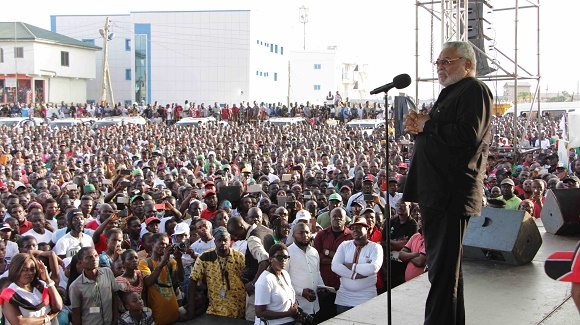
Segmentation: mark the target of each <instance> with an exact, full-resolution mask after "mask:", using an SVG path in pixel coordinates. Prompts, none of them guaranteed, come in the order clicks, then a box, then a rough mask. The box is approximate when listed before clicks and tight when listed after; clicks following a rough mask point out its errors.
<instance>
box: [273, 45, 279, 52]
mask: <svg viewBox="0 0 580 325" xmlns="http://www.w3.org/2000/svg"><path fill="white" fill-rule="evenodd" d="M274 53H278V45H274Z"/></svg>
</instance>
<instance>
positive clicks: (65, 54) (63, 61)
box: [60, 51, 70, 67]
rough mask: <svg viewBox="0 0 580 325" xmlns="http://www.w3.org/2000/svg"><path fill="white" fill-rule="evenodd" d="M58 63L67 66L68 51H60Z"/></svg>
mask: <svg viewBox="0 0 580 325" xmlns="http://www.w3.org/2000/svg"><path fill="white" fill-rule="evenodd" d="M60 65H62V66H63V67H69V66H70V64H69V58H68V52H65V51H60Z"/></svg>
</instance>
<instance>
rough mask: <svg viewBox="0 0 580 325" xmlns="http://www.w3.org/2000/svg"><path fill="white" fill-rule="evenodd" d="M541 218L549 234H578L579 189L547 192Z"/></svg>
mask: <svg viewBox="0 0 580 325" xmlns="http://www.w3.org/2000/svg"><path fill="white" fill-rule="evenodd" d="M541 218H542V223H543V224H544V228H546V231H547V232H549V233H550V234H554V235H575V234H580V188H569V189H560V190H550V191H548V195H547V196H546V201H545V202H544V207H543V208H542V214H541Z"/></svg>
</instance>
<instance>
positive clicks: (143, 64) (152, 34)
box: [51, 10, 289, 105]
mask: <svg viewBox="0 0 580 325" xmlns="http://www.w3.org/2000/svg"><path fill="white" fill-rule="evenodd" d="M106 17H109V19H110V24H109V31H110V32H113V33H114V37H113V39H112V40H111V41H109V43H108V48H109V49H108V64H109V71H110V75H111V83H112V85H113V91H114V97H115V101H116V102H121V103H134V102H141V101H143V102H145V103H153V102H155V101H157V102H159V103H160V104H169V103H179V104H183V103H184V102H185V100H188V101H190V102H196V103H197V104H201V103H205V104H206V105H208V104H213V103H214V102H218V103H219V104H230V105H231V104H233V103H237V104H239V103H241V102H253V101H257V102H258V103H259V102H279V101H282V102H285V101H286V99H287V96H288V62H289V55H288V54H289V52H288V49H287V48H285V43H286V42H285V41H284V38H285V36H284V35H283V33H280V32H278V31H277V29H276V26H277V24H276V23H272V21H269V20H267V19H266V18H268V17H261V16H259V14H258V13H257V12H254V11H250V10H225V11H179V12H131V13H129V14H123V15H90V16H86V15H78V16H75V15H73V16H71V15H53V16H51V30H52V31H53V32H56V33H59V34H63V35H66V36H69V37H72V38H75V39H78V40H82V41H84V42H86V43H89V44H91V45H95V46H99V47H103V38H102V36H101V35H100V33H99V29H104V25H105V21H106ZM103 54H104V53H103V52H102V51H101V52H98V53H97V57H96V65H97V71H98V72H97V77H96V78H95V79H93V80H90V81H89V82H88V84H87V99H88V101H97V102H98V101H99V99H100V97H101V83H102V73H101V72H100V71H102V65H103Z"/></svg>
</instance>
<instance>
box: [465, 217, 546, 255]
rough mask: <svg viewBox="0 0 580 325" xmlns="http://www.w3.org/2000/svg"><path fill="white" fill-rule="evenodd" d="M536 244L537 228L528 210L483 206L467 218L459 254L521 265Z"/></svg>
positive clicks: (540, 238)
mask: <svg viewBox="0 0 580 325" xmlns="http://www.w3.org/2000/svg"><path fill="white" fill-rule="evenodd" d="M540 246H542V237H541V236H540V231H539V230H538V226H537V225H536V222H535V220H534V218H532V216H530V215H529V214H528V213H526V212H525V211H518V210H506V209H495V208H487V207H484V208H483V209H482V211H481V216H480V217H473V218H471V219H470V220H469V224H468V226H467V231H466V233H465V238H464V239H463V257H467V258H475V259H482V260H492V261H498V262H504V263H507V264H513V265H522V264H526V263H529V262H531V261H532V259H533V258H534V256H536V253H537V252H538V250H539V249H540Z"/></svg>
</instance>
